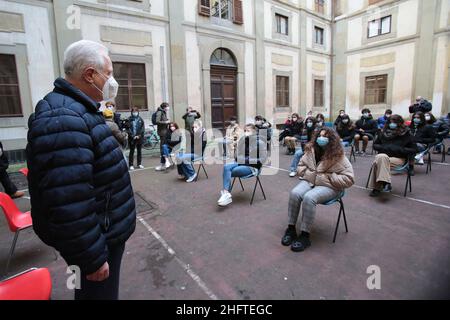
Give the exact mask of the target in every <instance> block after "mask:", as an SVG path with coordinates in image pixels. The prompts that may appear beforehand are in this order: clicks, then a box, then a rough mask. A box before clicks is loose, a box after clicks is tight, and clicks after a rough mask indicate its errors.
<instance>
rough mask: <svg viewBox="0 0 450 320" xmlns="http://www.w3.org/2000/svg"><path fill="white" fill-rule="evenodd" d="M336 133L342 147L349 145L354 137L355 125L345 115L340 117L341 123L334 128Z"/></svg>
mask: <svg viewBox="0 0 450 320" xmlns="http://www.w3.org/2000/svg"><path fill="white" fill-rule="evenodd" d="M336 132H337V133H338V135H339V137H340V138H341V141H342V143H343V145H344V147H346V146H348V145H350V143H351V142H352V141H353V138H354V137H355V125H354V124H353V122H352V120H350V117H349V116H348V115H347V114H344V115H343V116H342V117H341V121H340V122H339V123H338V125H337V126H336Z"/></svg>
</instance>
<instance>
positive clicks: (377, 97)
mask: <svg viewBox="0 0 450 320" xmlns="http://www.w3.org/2000/svg"><path fill="white" fill-rule="evenodd" d="M387 80H388V75H387V74H382V75H377V76H370V77H366V79H365V88H364V104H365V105H371V104H385V103H386V100H387V83H388V82H387Z"/></svg>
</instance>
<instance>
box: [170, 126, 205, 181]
mask: <svg viewBox="0 0 450 320" xmlns="http://www.w3.org/2000/svg"><path fill="white" fill-rule="evenodd" d="M206 143H207V139H206V130H205V128H203V125H202V122H201V121H200V120H199V119H196V120H194V122H193V124H192V130H190V134H189V135H188V136H187V137H186V148H187V151H188V153H183V152H180V153H179V154H178V155H177V163H178V165H177V167H178V173H180V174H181V173H182V175H183V176H184V177H185V178H186V182H193V181H195V179H196V178H197V173H196V172H195V170H194V166H193V165H192V162H193V161H194V160H195V159H199V158H202V157H203V155H204V152H205V148H206Z"/></svg>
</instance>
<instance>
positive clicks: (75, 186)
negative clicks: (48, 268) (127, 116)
mask: <svg viewBox="0 0 450 320" xmlns="http://www.w3.org/2000/svg"><path fill="white" fill-rule="evenodd" d="M54 85H55V88H54V90H53V92H50V93H49V94H47V95H46V96H45V97H44V99H43V100H41V101H39V102H38V104H37V106H36V111H35V113H34V114H33V115H32V116H31V117H30V118H29V121H28V127H29V131H28V144H27V149H26V151H27V163H28V168H29V173H28V185H29V191H30V196H31V215H32V218H33V228H34V230H35V232H36V234H37V235H38V236H39V237H40V238H41V239H42V240H43V241H44V242H45V243H46V244H47V245H49V246H52V247H55V248H56V249H57V250H58V251H59V252H60V253H61V256H62V257H63V258H64V260H66V262H67V264H68V265H77V266H79V267H80V269H81V270H82V272H85V273H86V274H90V273H93V272H95V271H96V270H98V269H99V268H100V267H101V266H102V265H103V264H104V263H105V262H106V261H107V258H108V248H109V247H114V246H117V245H121V244H123V243H125V241H126V240H127V239H128V238H129V237H130V236H131V234H132V233H133V232H134V230H135V226H136V211H135V202H134V195H133V188H132V186H131V181H130V175H129V173H128V166H127V163H126V161H125V158H124V157H123V154H122V150H121V148H120V145H119V143H118V142H117V140H116V139H115V138H114V137H113V135H112V133H111V130H110V129H109V127H108V125H107V124H106V123H105V120H104V118H103V115H102V113H101V112H100V111H98V107H99V104H98V103H96V102H94V101H93V100H92V99H91V98H89V97H88V96H87V95H85V94H84V93H83V92H81V91H80V90H79V89H77V88H76V87H74V86H73V85H71V84H70V83H69V82H67V81H66V80H64V79H62V78H58V79H56V81H55V83H54Z"/></svg>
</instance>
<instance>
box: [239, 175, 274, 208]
mask: <svg viewBox="0 0 450 320" xmlns="http://www.w3.org/2000/svg"><path fill="white" fill-rule="evenodd" d="M260 174H261V170H258V171H257V172H256V173H253V172H252V173H251V174H249V175H247V176H245V177H233V178H234V179H233V182H232V183H231V187H230V192H231V191H232V190H233V186H234V182H235V181H236V178H238V179H239V183H240V184H241V188H242V191H244V185H243V184H242V180H241V179H244V180H245V179H250V178H253V177H255V178H256V181H255V187H254V188H253V194H252V199H251V200H250V205H252V204H253V199H254V197H255V192H256V187H257V186H258V185H259V187H260V188H261V191H262V194H263V196H264V200H266V194H265V193H264V188H263V186H262V184H261V179H260V178H259V176H260Z"/></svg>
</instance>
